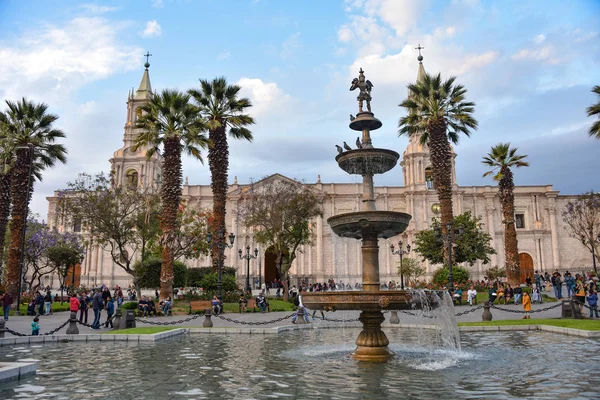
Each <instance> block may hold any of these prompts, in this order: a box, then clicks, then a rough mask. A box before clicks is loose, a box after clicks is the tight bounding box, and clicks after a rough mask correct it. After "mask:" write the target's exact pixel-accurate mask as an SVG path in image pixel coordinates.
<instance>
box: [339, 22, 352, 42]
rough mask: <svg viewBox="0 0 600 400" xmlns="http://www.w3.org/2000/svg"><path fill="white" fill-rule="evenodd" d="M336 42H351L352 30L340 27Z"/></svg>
mask: <svg viewBox="0 0 600 400" xmlns="http://www.w3.org/2000/svg"><path fill="white" fill-rule="evenodd" d="M338 40H339V41H340V42H342V43H348V42H349V41H350V40H352V30H351V29H350V28H349V27H348V26H346V25H344V26H342V27H341V28H340V30H339V31H338Z"/></svg>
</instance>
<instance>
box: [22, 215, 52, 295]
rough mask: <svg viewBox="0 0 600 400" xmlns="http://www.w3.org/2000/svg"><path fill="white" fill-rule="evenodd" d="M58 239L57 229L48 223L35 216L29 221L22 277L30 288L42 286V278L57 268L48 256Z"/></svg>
mask: <svg viewBox="0 0 600 400" xmlns="http://www.w3.org/2000/svg"><path fill="white" fill-rule="evenodd" d="M58 241H59V233H58V232H57V231H54V230H50V229H48V226H47V225H46V224H44V223H40V222H38V221H36V220H35V219H33V218H30V219H29V220H28V221H27V231H26V234H25V258H24V262H23V271H22V277H23V281H24V282H25V283H27V284H28V286H29V287H30V288H33V287H34V286H36V285H37V286H41V285H42V278H43V277H44V276H46V275H50V274H51V273H52V272H54V270H55V269H56V266H55V265H54V263H52V262H51V260H50V259H49V258H48V249H49V248H51V247H52V246H54V245H55V244H56V243H57V242H58Z"/></svg>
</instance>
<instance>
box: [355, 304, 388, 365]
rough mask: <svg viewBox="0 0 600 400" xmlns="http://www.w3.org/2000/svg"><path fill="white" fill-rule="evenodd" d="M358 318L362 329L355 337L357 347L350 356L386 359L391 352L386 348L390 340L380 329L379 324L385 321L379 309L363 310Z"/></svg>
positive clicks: (365, 358) (368, 359) (366, 359)
mask: <svg viewBox="0 0 600 400" xmlns="http://www.w3.org/2000/svg"><path fill="white" fill-rule="evenodd" d="M358 319H359V321H360V322H361V323H362V325H363V330H362V331H361V332H360V334H359V335H358V338H357V339H356V346H357V347H356V350H354V353H352V358H354V359H356V360H360V361H387V360H388V359H389V358H390V357H392V353H390V351H389V349H388V344H390V341H389V340H388V338H387V336H385V333H384V332H383V331H382V330H381V324H382V323H383V321H385V318H384V317H383V314H382V313H381V311H363V312H361V313H360V317H359V318H358Z"/></svg>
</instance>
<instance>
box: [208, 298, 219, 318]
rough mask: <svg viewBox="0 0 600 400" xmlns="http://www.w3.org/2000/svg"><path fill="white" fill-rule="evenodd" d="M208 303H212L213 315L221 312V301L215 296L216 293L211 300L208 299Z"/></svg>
mask: <svg viewBox="0 0 600 400" xmlns="http://www.w3.org/2000/svg"><path fill="white" fill-rule="evenodd" d="M210 304H211V305H212V308H213V313H215V315H219V314H221V302H220V301H219V299H218V298H217V295H216V294H215V295H214V296H213V298H212V300H211V301H210Z"/></svg>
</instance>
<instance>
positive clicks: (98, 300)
mask: <svg viewBox="0 0 600 400" xmlns="http://www.w3.org/2000/svg"><path fill="white" fill-rule="evenodd" d="M103 308H104V302H103V301H102V294H101V293H100V289H96V293H95V294H94V297H92V309H93V310H94V323H93V324H92V329H100V313H101V312H102V309H103Z"/></svg>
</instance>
